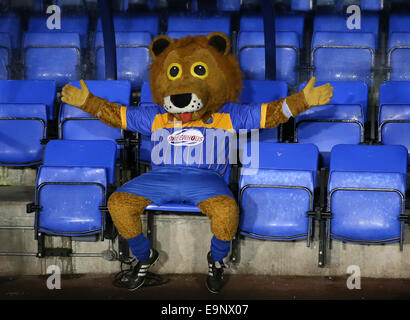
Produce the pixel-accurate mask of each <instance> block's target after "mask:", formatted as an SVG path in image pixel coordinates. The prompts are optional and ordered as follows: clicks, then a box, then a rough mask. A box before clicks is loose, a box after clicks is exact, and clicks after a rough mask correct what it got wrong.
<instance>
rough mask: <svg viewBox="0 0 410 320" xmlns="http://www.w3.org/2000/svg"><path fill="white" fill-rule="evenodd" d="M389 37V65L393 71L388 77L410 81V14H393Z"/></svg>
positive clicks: (390, 20)
mask: <svg viewBox="0 0 410 320" xmlns="http://www.w3.org/2000/svg"><path fill="white" fill-rule="evenodd" d="M388 37H389V39H388V44H387V50H388V52H387V66H388V67H390V68H391V71H389V72H388V74H387V79H388V80H392V81H409V80H410V76H409V72H410V69H409V64H408V61H409V58H410V15H408V14H391V15H390V18H389V35H388Z"/></svg>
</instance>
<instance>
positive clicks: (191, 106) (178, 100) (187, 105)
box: [164, 93, 204, 122]
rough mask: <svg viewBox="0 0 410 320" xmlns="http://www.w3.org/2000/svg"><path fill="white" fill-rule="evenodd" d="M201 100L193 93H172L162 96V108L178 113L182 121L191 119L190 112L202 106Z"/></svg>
mask: <svg viewBox="0 0 410 320" xmlns="http://www.w3.org/2000/svg"><path fill="white" fill-rule="evenodd" d="M203 106H204V105H203V103H202V100H201V99H199V97H198V96H197V95H196V94H195V93H182V94H173V95H170V96H167V97H165V98H164V109H165V110H166V111H167V112H169V113H172V114H179V115H180V117H181V120H182V122H188V121H191V118H192V114H193V113H194V112H196V111H199V110H201V109H202V107H203Z"/></svg>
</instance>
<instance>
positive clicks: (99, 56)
mask: <svg viewBox="0 0 410 320" xmlns="http://www.w3.org/2000/svg"><path fill="white" fill-rule="evenodd" d="M115 40H116V48H117V50H116V52H117V79H119V80H128V81H130V82H131V84H132V86H133V88H140V87H141V85H142V83H143V82H144V81H148V79H149V65H150V64H151V62H152V61H151V56H150V53H149V46H150V43H151V40H152V38H151V34H150V33H149V32H145V31H144V32H116V33H115ZM95 52H96V65H97V69H96V72H97V79H100V80H104V79H105V53H104V39H103V34H102V32H98V33H97V35H96V41H95Z"/></svg>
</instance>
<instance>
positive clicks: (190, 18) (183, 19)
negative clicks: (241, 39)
mask: <svg viewBox="0 0 410 320" xmlns="http://www.w3.org/2000/svg"><path fill="white" fill-rule="evenodd" d="M167 30H168V32H174V31H189V32H194V33H195V32H204V33H210V32H213V31H221V32H224V33H225V34H226V35H228V36H230V34H231V19H230V16H229V15H226V14H217V15H186V14H171V15H169V17H168V29H167Z"/></svg>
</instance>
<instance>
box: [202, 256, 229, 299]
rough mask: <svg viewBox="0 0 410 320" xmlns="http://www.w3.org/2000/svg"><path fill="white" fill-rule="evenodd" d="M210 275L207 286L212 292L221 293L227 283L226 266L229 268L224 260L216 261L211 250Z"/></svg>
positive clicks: (209, 258) (209, 260)
mask: <svg viewBox="0 0 410 320" xmlns="http://www.w3.org/2000/svg"><path fill="white" fill-rule="evenodd" d="M207 258H208V277H207V278H206V287H207V288H208V290H209V291H210V292H212V293H219V291H220V290H221V289H222V287H223V286H224V284H225V281H224V268H228V265H226V264H225V263H224V262H223V261H214V259H212V255H211V252H208V256H207Z"/></svg>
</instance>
